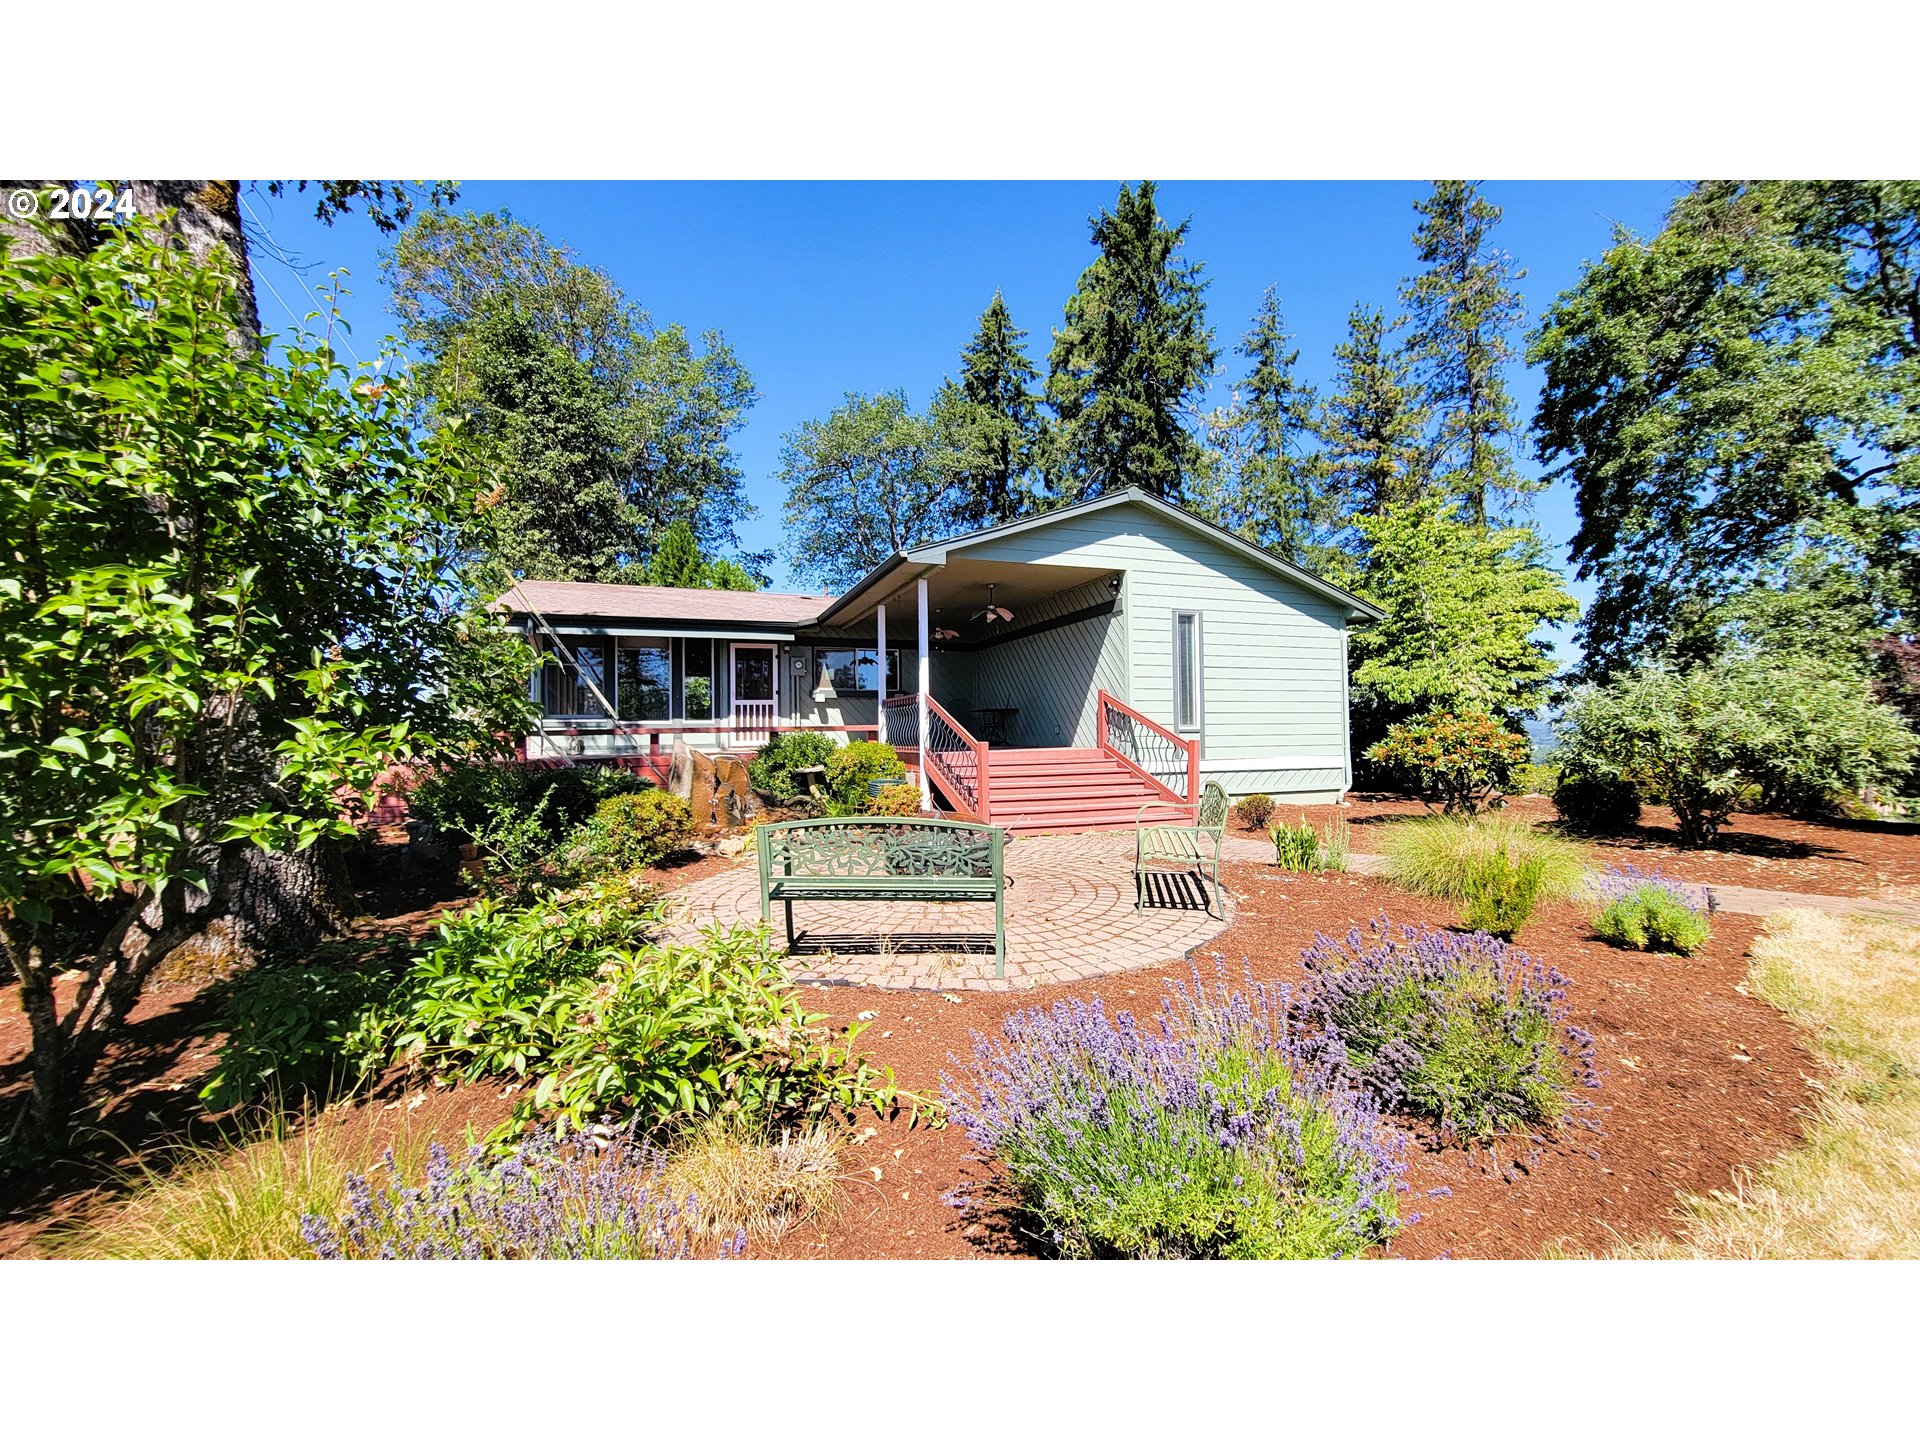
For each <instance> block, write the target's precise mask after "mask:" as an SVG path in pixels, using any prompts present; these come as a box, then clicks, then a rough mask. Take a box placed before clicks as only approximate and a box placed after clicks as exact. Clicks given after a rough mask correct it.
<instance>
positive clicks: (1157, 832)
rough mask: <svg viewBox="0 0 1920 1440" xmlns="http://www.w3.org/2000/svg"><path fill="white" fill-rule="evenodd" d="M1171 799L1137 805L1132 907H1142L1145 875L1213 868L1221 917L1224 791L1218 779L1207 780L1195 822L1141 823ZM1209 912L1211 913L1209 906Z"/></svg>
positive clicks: (1224, 911) (1223, 914)
mask: <svg viewBox="0 0 1920 1440" xmlns="http://www.w3.org/2000/svg"><path fill="white" fill-rule="evenodd" d="M1173 803H1174V802H1172V801H1170V800H1154V801H1150V802H1148V803H1147V804H1145V805H1142V806H1141V807H1140V810H1139V813H1138V814H1136V815H1135V816H1134V817H1133V908H1134V909H1136V910H1138V909H1141V908H1142V906H1143V904H1144V891H1145V883H1146V877H1147V875H1148V874H1149V873H1150V872H1152V873H1167V872H1172V873H1177V874H1181V875H1184V874H1186V873H1187V872H1188V871H1199V872H1203V875H1204V872H1205V871H1206V869H1207V868H1208V867H1209V866H1211V867H1212V870H1213V903H1214V905H1215V906H1216V907H1218V909H1219V911H1220V916H1221V918H1222V919H1225V918H1226V914H1227V907H1226V903H1225V902H1224V901H1223V900H1222V899H1221V898H1220V842H1221V841H1222V840H1223V839H1225V838H1226V833H1227V792H1226V791H1225V790H1223V789H1221V788H1220V782H1219V781H1217V780H1209V781H1208V782H1207V784H1206V788H1205V789H1204V790H1202V791H1201V792H1200V808H1199V811H1198V813H1197V814H1196V816H1195V819H1197V820H1198V821H1199V823H1198V824H1197V825H1147V824H1143V823H1142V817H1144V816H1145V815H1146V813H1147V811H1149V810H1153V809H1167V808H1169V807H1171V806H1172V805H1173ZM1207 913H1208V914H1209V915H1211V914H1212V913H1213V911H1212V910H1211V909H1210V910H1208V911H1207Z"/></svg>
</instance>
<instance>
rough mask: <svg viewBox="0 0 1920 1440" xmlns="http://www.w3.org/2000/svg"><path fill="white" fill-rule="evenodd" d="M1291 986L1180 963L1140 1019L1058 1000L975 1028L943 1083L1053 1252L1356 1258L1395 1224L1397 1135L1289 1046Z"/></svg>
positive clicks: (1366, 1103) (962, 1200) (1332, 1075)
mask: <svg viewBox="0 0 1920 1440" xmlns="http://www.w3.org/2000/svg"><path fill="white" fill-rule="evenodd" d="M1291 1000H1292V996H1291V993H1290V992H1289V990H1288V989H1287V987H1285V986H1283V985H1276V986H1268V985H1259V984H1253V983H1252V982H1251V980H1249V988H1248V989H1247V990H1246V991H1244V992H1238V991H1233V990H1231V989H1230V988H1229V987H1228V986H1227V984H1226V983H1225V981H1224V979H1223V980H1222V981H1221V982H1220V983H1218V984H1217V985H1214V986H1212V987H1203V986H1202V985H1201V983H1200V980H1199V976H1198V974H1197V973H1196V974H1195V977H1194V983H1193V984H1192V985H1190V986H1189V985H1186V984H1176V985H1174V986H1173V987H1172V993H1171V994H1170V995H1169V996H1168V997H1167V998H1166V1000H1165V1001H1164V1002H1163V1004H1162V1007H1161V1010H1160V1013H1159V1014H1158V1015H1157V1016H1156V1017H1154V1018H1153V1019H1152V1020H1151V1021H1149V1022H1147V1023H1145V1024H1143V1023H1141V1022H1140V1021H1138V1020H1136V1018H1135V1017H1134V1016H1133V1015H1131V1014H1129V1013H1125V1012H1123V1013H1121V1014H1119V1015H1118V1016H1115V1017H1112V1018H1109V1017H1108V1015H1107V1013H1106V1010H1105V1008H1104V1007H1103V1006H1102V1004H1101V1002H1100V1001H1099V1000H1097V999H1096V1000H1093V1001H1082V1000H1062V1001H1059V1002H1056V1003H1055V1004H1054V1005H1053V1006H1052V1008H1051V1009H1047V1010H1031V1011H1027V1012H1025V1013H1023V1014H1017V1015H1013V1016H1010V1017H1008V1018H1007V1020H1006V1021H1005V1022H1004V1025H1003V1034H1002V1036H1001V1038H999V1039H997V1040H996V1039H989V1038H988V1037H986V1036H982V1035H979V1034H975V1036H974V1052H973V1059H974V1069H973V1072H972V1074H971V1075H970V1076H969V1077H968V1078H967V1079H966V1080H963V1081H956V1080H954V1079H952V1078H950V1077H947V1076H944V1075H943V1076H942V1077H941V1084H942V1090H943V1097H944V1098H945V1100H946V1102H947V1104H948V1106H949V1107H950V1109H949V1115H950V1117H951V1118H953V1119H955V1120H957V1121H958V1122H959V1123H960V1124H961V1125H962V1126H963V1127H964V1128H965V1129H966V1132H967V1134H968V1135H969V1136H970V1137H971V1138H972V1139H973V1141H974V1142H975V1143H976V1144H977V1145H980V1146H981V1147H983V1148H984V1149H985V1150H987V1151H990V1152H991V1153H992V1155H993V1156H994V1158H996V1159H997V1160H998V1161H999V1162H1000V1163H1001V1164H1002V1165H1003V1166H1004V1167H1005V1170H1006V1173H1007V1175H1008V1177H1009V1178H1010V1179H1011V1181H1012V1183H1013V1185H1014V1187H1015V1189H1016V1190H1017V1192H1018V1194H1019V1196H1020V1201H1021V1204H1022V1206H1023V1208H1024V1209H1025V1211H1026V1212H1027V1213H1028V1215H1029V1216H1030V1217H1031V1218H1032V1220H1033V1221H1034V1222H1036V1223H1037V1225H1038V1226H1039V1227H1040V1229H1041V1231H1042V1232H1043V1234H1044V1235H1045V1236H1046V1237H1047V1239H1048V1240H1049V1241H1050V1242H1051V1244H1052V1245H1053V1247H1054V1248H1055V1249H1056V1251H1057V1252H1058V1253H1060V1254H1062V1255H1067V1256H1088V1257H1090V1256H1126V1257H1142V1258H1145V1257H1165V1258H1174V1257H1195V1258H1223V1259H1269V1258H1272V1259H1281V1258H1310V1257H1314V1258H1317V1257H1326V1256H1335V1255H1358V1254H1360V1253H1362V1252H1364V1251H1365V1250H1367V1249H1368V1248H1369V1247H1370V1246H1372V1245H1374V1244H1377V1243H1379V1242H1380V1241H1383V1240H1385V1239H1387V1238H1388V1237H1389V1236H1391V1235H1392V1234H1393V1233H1394V1231H1395V1230H1396V1229H1397V1228H1398V1226H1399V1224H1400V1220H1399V1216H1398V1204H1397V1200H1396V1195H1397V1192H1398V1191H1399V1190H1400V1189H1401V1188H1403V1186H1402V1183H1401V1178H1400V1177H1401V1175H1402V1173H1403V1171H1404V1168H1405V1167H1404V1164H1403V1162H1402V1159H1401V1146H1400V1142H1399V1141H1398V1139H1397V1137H1394V1136H1393V1135H1391V1134H1390V1133H1389V1132H1387V1131H1385V1130H1383V1129H1382V1127H1381V1126H1380V1123H1379V1113H1378V1110H1377V1108H1376V1107H1375V1105H1374V1104H1373V1102H1372V1101H1371V1100H1369V1099H1368V1098H1367V1097H1366V1096H1364V1095H1362V1094H1360V1093H1358V1092H1356V1091H1354V1090H1353V1089H1351V1088H1350V1087H1348V1086H1347V1085H1346V1084H1345V1083H1344V1082H1343V1081H1342V1080H1341V1079H1340V1077H1339V1076H1338V1075H1337V1073H1336V1072H1334V1071H1333V1070H1332V1069H1331V1068H1330V1067H1329V1066H1328V1065H1327V1064H1325V1063H1323V1062H1322V1061H1321V1060H1319V1059H1317V1058H1315V1056H1314V1055H1312V1054H1311V1053H1309V1051H1308V1049H1307V1048H1306V1047H1304V1046H1302V1045H1301V1044H1299V1043H1297V1040H1296V1037H1295V1035H1294V1034H1293V1033H1292V1031H1291V1029H1290V1028H1289V1025H1288V1022H1287V1011H1288V1007H1289V1005H1290V1003H1291ZM955 1201H956V1203H959V1204H963V1205H964V1204H970V1203H973V1201H972V1197H970V1196H968V1195H964V1194H962V1195H959V1196H957V1197H955Z"/></svg>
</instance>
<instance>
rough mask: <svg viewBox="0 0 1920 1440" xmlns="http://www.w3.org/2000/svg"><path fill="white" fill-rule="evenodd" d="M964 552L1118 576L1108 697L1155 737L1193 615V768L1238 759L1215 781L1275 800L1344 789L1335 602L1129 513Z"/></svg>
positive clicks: (1123, 510)
mask: <svg viewBox="0 0 1920 1440" xmlns="http://www.w3.org/2000/svg"><path fill="white" fill-rule="evenodd" d="M964 553H965V554H966V556H967V557H968V558H969V559H983V560H1006V561H1015V562H1025V563H1029V564H1036V563H1037V564H1060V565H1083V566H1098V567H1102V568H1111V569H1114V570H1119V571H1123V572H1124V573H1125V576H1126V582H1125V587H1124V591H1123V604H1124V609H1125V621H1124V625H1123V626H1119V625H1117V626H1116V629H1117V630H1118V631H1119V632H1120V633H1121V634H1123V635H1124V637H1125V643H1126V649H1127V654H1126V662H1127V663H1126V671H1127V686H1126V689H1125V690H1124V691H1116V693H1121V694H1123V695H1124V696H1125V698H1126V699H1127V701H1128V703H1130V704H1131V705H1133V706H1134V707H1135V708H1136V709H1138V710H1140V711H1142V712H1143V713H1145V714H1146V715H1148V716H1149V717H1151V718H1152V719H1154V720H1157V721H1159V722H1160V723H1161V724H1163V725H1171V723H1172V720H1173V616H1174V612H1175V611H1177V610H1197V611H1199V612H1200V614H1201V616H1202V620H1201V638H1202V655H1201V659H1202V681H1201V701H1202V721H1203V725H1202V731H1201V755H1202V757H1203V759H1204V760H1206V761H1210V762H1216V764H1217V762H1222V761H1233V760H1245V761H1247V762H1249V763H1248V765H1247V767H1246V769H1245V770H1244V771H1240V770H1234V771H1231V772H1228V771H1224V770H1222V774H1221V778H1222V780H1223V783H1224V781H1225V776H1226V775H1227V774H1232V775H1233V776H1234V778H1235V779H1236V781H1237V780H1238V779H1239V778H1240V777H1241V776H1242V775H1245V776H1247V777H1250V778H1251V777H1258V778H1260V779H1261V780H1263V781H1264V780H1271V781H1274V782H1275V783H1274V784H1273V786H1272V787H1271V793H1276V794H1278V793H1282V792H1283V791H1284V792H1292V793H1301V792H1308V791H1312V792H1318V791H1320V790H1323V789H1325V788H1329V787H1328V786H1326V785H1325V784H1324V783H1323V781H1324V780H1325V778H1326V776H1327V775H1328V773H1329V772H1330V771H1331V773H1332V774H1333V777H1334V779H1333V784H1332V786H1331V788H1335V789H1339V788H1344V787H1345V784H1346V783H1347V781H1346V770H1347V763H1346V758H1345V757H1346V744H1347V734H1346V724H1347V722H1346V662H1345V658H1344V636H1345V631H1346V615H1345V611H1344V610H1343V609H1342V608H1340V607H1339V606H1338V605H1337V604H1336V603H1335V602H1333V601H1331V600H1328V599H1325V598H1323V597H1321V596H1319V595H1316V594H1315V593H1313V592H1312V591H1310V590H1308V589H1307V588H1306V587H1304V586H1302V585H1299V584H1297V583H1295V582H1294V581H1291V580H1288V579H1287V578H1285V577H1284V576H1281V575H1277V574H1275V573H1273V572H1272V571H1270V570H1268V569H1266V568H1264V567H1263V566H1261V565H1260V564H1258V563H1257V562H1255V561H1254V560H1252V559H1250V558H1248V557H1247V556H1245V555H1242V554H1239V553H1238V552H1236V551H1235V550H1233V549H1232V548H1231V547H1229V546H1227V545H1223V544H1220V543H1218V542H1217V541H1214V540H1211V539H1209V538H1207V537H1206V536H1203V535H1200V534H1197V533H1195V532H1192V531H1189V530H1186V529H1184V528H1182V527H1180V526H1178V525H1174V524H1171V523H1169V522H1167V521H1165V520H1164V519H1162V518H1161V517H1159V516H1157V515H1153V514H1151V513H1148V512H1146V511H1144V510H1142V509H1140V508H1139V507H1136V506H1115V507H1112V508H1110V509H1106V510H1098V511H1095V512H1093V513H1091V514H1087V515H1083V516H1074V517H1071V518H1065V519H1062V520H1060V521H1058V522H1056V523H1054V524H1050V525H1045V526H1040V527H1036V528H1034V529H1031V530H1027V531H1024V532H1021V533H1018V534H1014V535H1008V536H1002V537H998V538H992V539H988V540H983V541H981V542H979V543H978V544H973V545H968V546H966V547H965V550H964ZM1117 620H1118V617H1116V621H1117ZM1007 648H1009V649H1011V648H1013V647H1011V646H1009V647H1007ZM1033 678H1034V681H1035V682H1036V683H1037V682H1040V681H1044V680H1045V679H1046V678H1047V672H1046V671H1044V670H1042V671H1039V672H1038V673H1036V674H1035V676H1034V677H1033ZM1109 688H1113V687H1109ZM1009 703H1012V702H1009ZM1055 743H1059V742H1055ZM1215 768H1216V765H1209V766H1208V769H1209V772H1210V773H1211V772H1213V771H1214V770H1215ZM1283 779H1284V780H1285V781H1286V783H1284V784H1281V783H1279V782H1280V781H1281V780H1283ZM1229 788H1230V789H1238V788H1239V787H1238V786H1237V785H1236V786H1229ZM1245 788H1246V789H1247V790H1253V789H1260V788H1266V787H1263V785H1261V784H1250V785H1247V786H1246V787H1245ZM1242 793H1244V792H1242Z"/></svg>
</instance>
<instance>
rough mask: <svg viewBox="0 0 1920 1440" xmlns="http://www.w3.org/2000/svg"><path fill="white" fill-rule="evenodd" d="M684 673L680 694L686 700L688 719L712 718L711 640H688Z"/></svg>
mask: <svg viewBox="0 0 1920 1440" xmlns="http://www.w3.org/2000/svg"><path fill="white" fill-rule="evenodd" d="M685 644H686V647H687V659H686V674H685V677H684V678H683V679H682V681H681V694H682V696H683V697H684V698H685V701H686V715H687V719H689V720H711V719H713V642H712V641H711V640H688V641H686V642H685Z"/></svg>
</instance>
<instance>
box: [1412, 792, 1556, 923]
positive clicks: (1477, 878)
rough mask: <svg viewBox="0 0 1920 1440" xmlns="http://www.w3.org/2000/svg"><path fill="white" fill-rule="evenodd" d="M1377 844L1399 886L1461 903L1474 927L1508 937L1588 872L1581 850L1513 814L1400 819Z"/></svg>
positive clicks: (1466, 916) (1417, 892) (1420, 893)
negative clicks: (1466, 819) (1547, 902)
mask: <svg viewBox="0 0 1920 1440" xmlns="http://www.w3.org/2000/svg"><path fill="white" fill-rule="evenodd" d="M1381 848H1382V850H1383V851H1384V852H1385V854H1386V857H1387V874H1388V876H1389V877H1390V878H1391V879H1392V880H1393V882H1394V883H1395V884H1396V885H1399V886H1400V887H1401V888H1402V889H1406V890H1411V891H1413V892H1414V893H1415V894H1418V895H1431V896H1433V897H1434V898H1435V899H1438V900H1452V901H1455V902H1457V903H1459V904H1461V905H1462V906H1463V907H1464V909H1465V913H1464V914H1463V916H1462V918H1463V920H1464V921H1465V922H1466V923H1467V924H1468V925H1469V926H1471V927H1473V928H1475V929H1481V930H1486V931H1488V932H1490V933H1492V934H1496V935H1503V936H1507V937H1509V938H1510V937H1511V936H1513V935H1514V934H1515V933H1516V932H1518V930H1519V929H1520V927H1521V926H1523V925H1525V924H1526V923H1527V920H1528V919H1529V918H1531V916H1532V914H1533V911H1534V908H1535V907H1536V906H1537V905H1539V904H1540V902H1542V901H1543V900H1564V899H1567V898H1568V897H1569V896H1571V895H1572V894H1573V892H1574V890H1575V889H1576V888H1577V887H1578V886H1579V884H1580V881H1581V878H1582V876H1583V875H1584V874H1585V871H1586V862H1585V855H1584V852H1583V851H1582V850H1581V849H1580V847H1579V846H1578V845H1575V844H1573V843H1572V842H1571V841H1567V840H1563V839H1560V838H1559V837H1558V836H1553V835H1544V834H1541V833H1540V832H1539V831H1536V830H1535V829H1534V828H1533V827H1532V826H1531V825H1529V824H1528V823H1527V822H1526V821H1524V820H1521V819H1517V818H1504V817H1502V818H1493V817H1483V818H1481V819H1479V820H1474V821H1464V820H1449V819H1444V818H1441V817H1438V816H1436V817H1434V818H1432V819H1426V820H1402V821H1398V822H1396V823H1395V824H1392V825H1389V826H1388V827H1387V830H1386V834H1385V835H1384V836H1383V837H1382V840H1381Z"/></svg>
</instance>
